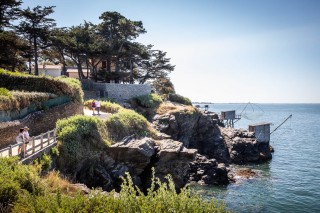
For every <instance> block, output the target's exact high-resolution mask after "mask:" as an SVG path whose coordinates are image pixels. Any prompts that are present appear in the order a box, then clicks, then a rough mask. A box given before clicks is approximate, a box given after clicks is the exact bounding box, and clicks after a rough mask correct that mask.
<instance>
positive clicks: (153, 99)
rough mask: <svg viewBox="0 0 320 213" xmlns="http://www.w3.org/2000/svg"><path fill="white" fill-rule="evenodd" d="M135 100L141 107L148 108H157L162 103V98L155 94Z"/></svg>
mask: <svg viewBox="0 0 320 213" xmlns="http://www.w3.org/2000/svg"><path fill="white" fill-rule="evenodd" d="M134 100H136V101H137V103H138V104H139V105H140V106H142V107H146V108H155V107H157V106H159V105H160V104H161V103H162V99H161V97H160V96H159V95H157V94H154V93H152V94H149V95H142V96H138V97H135V98H134Z"/></svg>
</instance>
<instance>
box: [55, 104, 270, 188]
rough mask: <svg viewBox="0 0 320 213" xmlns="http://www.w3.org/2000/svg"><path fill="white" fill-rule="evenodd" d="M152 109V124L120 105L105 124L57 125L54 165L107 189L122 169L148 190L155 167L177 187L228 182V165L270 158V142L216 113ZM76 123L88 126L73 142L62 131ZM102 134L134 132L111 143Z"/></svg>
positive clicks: (85, 121) (72, 121)
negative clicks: (223, 120)
mask: <svg viewBox="0 0 320 213" xmlns="http://www.w3.org/2000/svg"><path fill="white" fill-rule="evenodd" d="M156 112H157V113H155V115H154V116H153V117H152V123H149V122H148V121H147V120H146V119H145V118H144V117H143V116H141V115H139V114H138V113H136V112H134V111H133V110H127V109H122V108H119V109H118V111H117V112H115V113H114V115H113V116H111V117H110V118H108V119H107V121H106V123H104V122H102V121H101V120H100V119H97V118H88V117H85V116H79V117H78V118H72V119H70V123H68V122H65V124H63V125H62V126H61V125H60V127H58V128H57V129H58V136H59V137H60V138H61V140H62V141H61V143H60V145H59V150H60V151H61V156H60V157H59V158H58V163H57V165H58V169H59V170H60V171H62V173H64V174H66V175H68V176H70V177H73V178H74V179H76V180H77V181H79V182H81V183H84V184H86V185H87V186H88V187H101V188H102V189H103V190H106V191H110V190H112V189H116V190H120V185H121V183H122V178H121V177H123V176H125V173H126V172H129V173H130V175H131V177H132V180H133V183H134V184H135V185H136V186H138V187H139V188H140V189H142V190H146V189H147V188H148V187H150V180H151V177H152V168H154V171H155V176H156V177H157V178H159V179H160V180H162V181H164V180H165V177H166V176H167V175H168V174H170V175H171V177H172V180H173V181H174V183H175V186H176V189H177V190H180V189H181V188H182V187H183V186H185V185H186V184H187V183H189V182H190V181H193V182H198V183H200V184H214V185H226V184H228V183H229V182H230V181H232V176H231V175H229V168H228V165H230V164H232V163H236V164H243V163H247V162H261V161H265V160H268V159H271V154H270V148H269V145H268V144H262V143H258V142H257V141H256V140H255V138H254V135H253V134H252V133H249V132H247V131H244V130H236V129H231V128H224V127H222V126H221V124H220V121H219V119H218V115H217V114H214V113H211V114H206V113H203V112H201V111H199V110H198V109H196V108H194V107H192V106H185V105H181V104H177V103H170V102H166V103H164V104H162V105H160V106H159V108H158V110H157V111H156ZM149 114H150V113H149ZM137 121H139V122H137ZM60 123H63V122H60ZM106 124H107V125H106ZM127 124H130V128H128V127H127V126H126V125H127ZM74 125H76V128H75V129H78V128H80V129H81V128H84V127H86V126H87V127H90V128H87V127H86V128H85V129H83V131H80V132H81V134H80V132H78V133H77V134H76V135H75V136H76V138H77V139H76V140H77V143H76V144H75V141H74V140H73V137H74V136H72V137H71V135H70V134H71V133H66V135H64V133H65V132H64V129H65V128H66V127H67V126H74ZM105 125H106V126H105ZM115 125H116V126H115ZM115 127H116V128H115ZM142 127H143V128H142ZM141 128H142V129H141ZM124 130H126V131H124ZM129 130H130V131H129ZM131 130H135V131H131ZM105 132H107V135H109V136H112V137H113V138H115V137H114V135H115V133H119V132H122V133H124V132H127V133H126V134H129V133H130V134H132V135H130V136H127V137H125V138H124V139H122V140H121V139H119V138H120V137H118V138H116V141H113V142H111V145H110V143H109V142H107V143H106V140H108V139H107V138H108V137H107V136H106V135H105V134H106V133H105ZM72 134H75V133H72ZM79 134H80V135H79ZM63 135H64V136H63ZM117 135H118V134H117ZM123 136H125V134H123Z"/></svg>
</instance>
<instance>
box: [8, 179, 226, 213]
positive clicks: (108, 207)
mask: <svg viewBox="0 0 320 213" xmlns="http://www.w3.org/2000/svg"><path fill="white" fill-rule="evenodd" d="M156 185H157V186H158V187H157V188H156V187H155V186H156ZM137 195H138V196H137ZM30 200H32V202H30ZM12 212H119V213H122V212H125V213H131V212H132V213H134V212H142V213H144V212H155V213H158V212H159V213H160V212H192V213H198V212H199V213H200V212H201V213H202V212H216V213H219V212H227V211H226V210H225V207H224V205H223V204H219V203H218V202H216V201H214V200H213V199H212V200H211V201H209V202H208V201H205V200H203V199H202V198H201V197H200V196H199V195H197V194H192V193H191V192H190V190H189V189H186V188H183V189H182V190H181V193H179V194H178V193H176V191H175V186H174V183H173V181H172V179H171V178H170V177H168V182H167V183H165V182H161V181H160V180H159V179H153V181H152V185H151V187H150V188H149V189H148V192H147V193H146V194H144V193H142V192H141V191H140V190H139V189H137V188H136V187H135V186H134V185H133V182H132V180H131V178H130V176H127V178H126V179H123V184H122V186H121V191H120V193H119V194H117V195H115V193H114V192H111V193H109V194H108V195H106V194H105V193H101V192H97V191H95V192H92V193H91V194H89V195H88V196H85V195H80V194H78V195H77V196H75V197H71V196H68V195H63V194H61V193H60V191H58V192H57V193H55V194H47V195H46V196H32V195H31V194H26V193H24V194H21V195H19V199H18V201H17V202H16V203H15V205H14V208H13V211H12Z"/></svg>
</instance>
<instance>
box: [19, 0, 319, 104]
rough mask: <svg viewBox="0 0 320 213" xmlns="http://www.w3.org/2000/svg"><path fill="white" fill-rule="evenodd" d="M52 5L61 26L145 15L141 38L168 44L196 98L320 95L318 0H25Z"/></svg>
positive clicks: (175, 78) (297, 99) (302, 99)
mask: <svg viewBox="0 0 320 213" xmlns="http://www.w3.org/2000/svg"><path fill="white" fill-rule="evenodd" d="M24 2H25V3H24V4H23V7H27V6H30V7H34V6H36V5H42V6H44V5H45V6H49V5H55V6H56V8H55V13H54V14H53V15H52V17H53V18H55V19H56V21H57V24H58V26H60V27H62V26H71V25H78V24H80V23H82V22H83V20H87V21H91V22H93V23H99V15H100V14H101V13H102V12H105V11H117V12H120V13H121V14H122V15H124V16H125V17H127V18H129V19H131V20H141V21H142V22H143V24H144V27H145V28H146V30H147V33H146V34H144V35H142V36H140V38H139V39H138V41H139V42H142V43H144V44H153V45H154V48H155V49H160V50H163V51H166V52H167V55H168V57H170V58H171V62H172V64H174V65H176V68H175V71H174V72H173V73H172V74H171V75H170V76H171V80H172V82H173V83H174V85H175V89H176V92H177V93H179V94H181V95H184V96H187V97H189V98H190V99H191V100H192V101H210V102H214V103H218V102H223V103H229V102H248V101H250V102H256V103H269V102H271V103H320V82H319V81H320V0H219V1H218V0H157V1H156V0H153V1H151V0H134V1H133V0H113V1H110V0H24Z"/></svg>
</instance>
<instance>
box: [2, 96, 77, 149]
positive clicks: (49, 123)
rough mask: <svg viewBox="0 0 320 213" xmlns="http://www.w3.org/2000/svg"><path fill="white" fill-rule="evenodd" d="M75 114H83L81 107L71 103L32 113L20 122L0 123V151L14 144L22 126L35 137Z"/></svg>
mask: <svg viewBox="0 0 320 213" xmlns="http://www.w3.org/2000/svg"><path fill="white" fill-rule="evenodd" d="M75 114H83V106H82V105H79V104H78V103H73V102H71V103H68V104H64V105H60V106H56V107H53V108H51V109H49V110H42V111H38V112H35V113H32V114H30V115H28V116H27V117H25V118H23V119H20V120H15V121H9V122H0V135H1V138H0V149H1V148H4V147H6V146H8V145H10V144H12V143H14V142H15V138H16V136H18V134H19V129H20V128H22V127H24V126H28V127H29V128H30V130H29V133H30V136H36V135H39V134H41V133H44V132H47V131H48V130H52V129H54V128H55V126H56V121H57V120H58V119H62V118H66V117H69V116H72V115H75Z"/></svg>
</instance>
